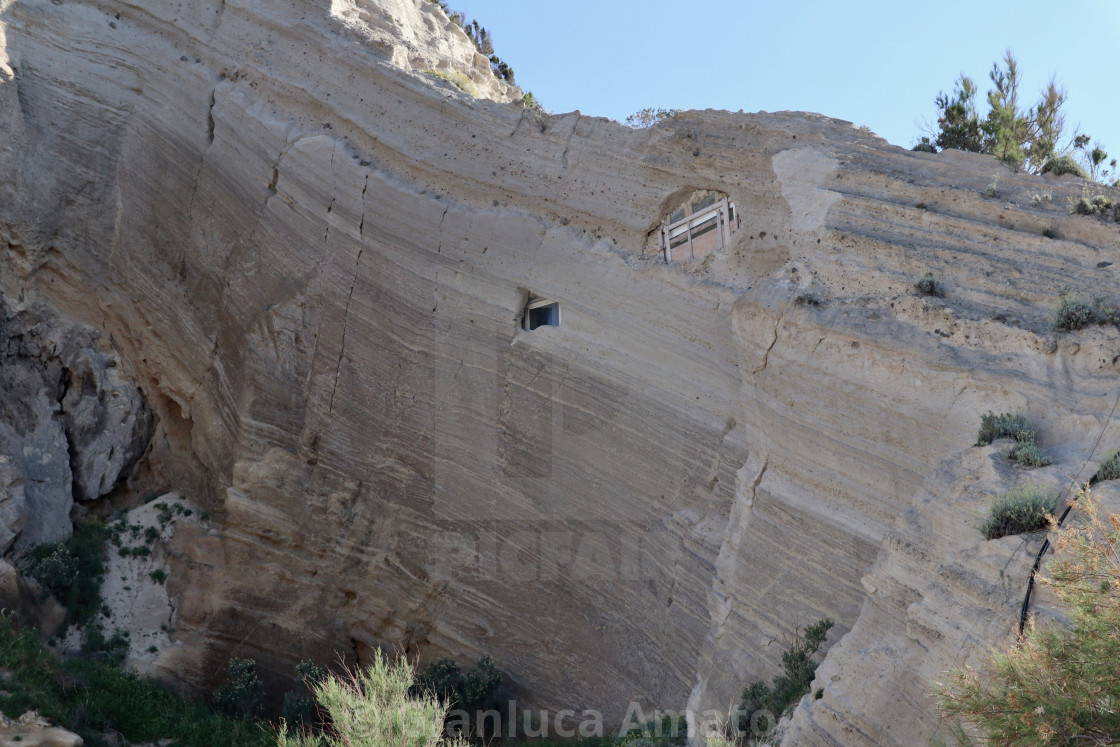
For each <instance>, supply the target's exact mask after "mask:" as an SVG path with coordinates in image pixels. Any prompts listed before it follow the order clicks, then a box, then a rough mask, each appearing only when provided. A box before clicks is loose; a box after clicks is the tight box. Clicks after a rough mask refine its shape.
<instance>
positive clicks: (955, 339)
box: [0, 0, 1120, 745]
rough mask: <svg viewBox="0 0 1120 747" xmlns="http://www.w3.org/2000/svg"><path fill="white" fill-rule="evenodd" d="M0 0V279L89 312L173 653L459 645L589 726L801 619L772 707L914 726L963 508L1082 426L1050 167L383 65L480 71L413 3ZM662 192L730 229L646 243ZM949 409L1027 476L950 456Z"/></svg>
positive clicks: (980, 508)
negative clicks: (549, 96) (208, 520)
mask: <svg viewBox="0 0 1120 747" xmlns="http://www.w3.org/2000/svg"><path fill="white" fill-rule="evenodd" d="M0 8H2V10H0V23H2V25H0V29H2V30H3V34H4V37H3V38H4V40H5V41H4V45H3V47H2V49H3V50H4V55H6V59H4V58H3V57H0V62H3V63H4V64H3V65H0V74H2V76H3V77H2V80H0V173H2V174H4V175H5V178H4V180H3V181H0V237H2V239H3V240H4V241H5V242H6V244H7V247H8V250H7V252H6V254H5V256H4V261H3V263H2V265H0V280H2V283H3V288H4V291H5V293H6V294H8V296H9V297H11V296H13V295H16V294H21V293H22V294H24V296H25V297H26V298H27V299H29V301H30V300H34V301H35V302H43V303H49V304H51V305H53V306H54V307H56V308H58V309H59V310H60V312H61V313H63V314H65V315H67V316H68V317H69V318H72V319H74V320H77V321H78V322H81V323H82V324H86V325H90V326H92V327H95V328H97V329H99V330H102V336H103V338H104V337H105V336H109V337H111V339H112V341H113V344H114V346H115V349H116V350H119V351H120V352H119V358H120V366H119V367H118V368H121V369H125V370H127V371H128V377H129V379H130V380H132V381H135V382H136V383H137V385H138V386H139V388H140V389H142V390H143V391H144V393H145V395H146V398H147V401H148V403H149V405H150V407H151V409H152V410H153V411H154V414H155V415H156V416H157V417H158V424H157V425H156V426H155V432H154V435H153V437H152V439H151V448H150V450H149V451H148V456H147V459H146V469H148V470H150V471H151V475H152V476H153V477H152V479H153V480H156V481H158V482H160V484H163V485H169V486H174V487H175V489H176V490H179V491H182V492H185V493H187V494H188V495H189V497H191V498H192V499H193V500H195V501H196V502H198V503H199V504H200V505H201V506H202V507H203V508H205V509H206V510H207V511H209V512H210V514H211V516H212V521H213V522H214V524H215V527H211V528H205V527H201V526H194V525H190V524H184V525H183V526H182V527H181V529H180V530H177V531H176V533H175V536H174V538H170V539H169V540H168V546H167V551H166V553H167V554H166V557H167V562H168V563H169V567H170V578H169V580H168V587H167V589H168V593H169V595H170V596H171V598H172V600H173V603H174V609H175V612H174V616H175V620H174V622H175V624H174V627H175V628H176V630H177V631H178V632H177V633H176V638H177V646H178V647H177V649H176V653H175V657H174V658H173V659H171V658H168V659H166V660H161V661H160V662H158V663H157V664H156V666H157V668H162V669H163V671H167V672H169V673H170V674H172V675H173V676H174V677H176V678H177V679H178V680H179V681H181V682H183V683H185V684H187V685H194V686H199V687H201V686H205V685H207V684H210V683H211V681H212V680H213V678H214V677H215V673H218V672H220V671H221V670H222V668H223V667H224V664H225V661H226V659H227V658H228V657H229V656H231V655H236V656H252V657H254V658H256V659H257V660H258V662H259V663H260V665H261V667H262V668H263V669H264V670H266V671H267V672H271V673H272V674H273V676H274V677H275V678H276V681H277V682H281V681H286V680H287V678H288V677H289V676H290V667H291V664H292V663H293V662H294V661H296V660H298V659H301V658H313V659H318V660H321V661H327V660H330V659H332V658H333V656H334V654H335V652H342V653H343V654H344V655H346V656H348V657H349V658H350V659H351V660H354V659H357V660H359V661H360V660H361V659H362V658H363V657H364V656H365V655H367V653H368V651H369V650H370V647H373V646H387V647H390V648H397V649H398V650H401V651H403V652H405V653H407V654H408V655H410V656H417V655H418V656H420V657H421V658H422V660H425V661H426V660H430V659H434V658H436V657H439V656H441V655H450V656H453V657H455V658H457V659H458V660H459V661H461V662H466V661H468V660H470V659H473V658H477V657H478V656H481V655H482V654H484V653H489V654H491V655H492V656H493V657H494V659H495V661H496V663H497V665H498V667H499V668H500V669H502V670H503V671H504V672H505V673H506V674H507V683H508V684H509V686H510V689H511V692H512V694H513V695H515V696H516V697H517V698H518V699H519V700H520V701H521V703H522V704H523V705H525V706H532V707H535V708H547V709H553V710H555V709H561V708H565V709H572V710H576V711H579V710H582V709H584V708H595V709H598V710H600V711H602V712H603V715H604V720H605V721H606V722H607V723H608V724H609V723H611V722H612V721H613V722H615V723H617V721H618V720H619V719H621V718H622V716H623V714H624V713H625V712H626V710H627V707H628V704H629V703H630V702H631V701H634V702H637V703H639V704H641V706H642V707H643V708H645V709H648V708H650V707H653V706H662V707H668V708H674V709H680V708H683V707H684V706H685V705H690V706H692V707H694V708H696V709H704V708H714V707H722V708H726V706H727V705H728V703H730V702H732V701H733V700H735V699H737V697H738V694H739V692H740V691H741V688H742V687H743V685H744V684H745V683H747V682H750V681H751V680H754V679H769V678H770V677H771V676H772V675H773V674H774V673H776V671H777V669H778V666H779V662H780V652H781V649H782V648H783V646H782V645H781V644H782V641H783V639H784V637H786V636H788V635H789V634H790V633H791V632H792V631H793V629H794V628H796V626H798V625H801V624H805V623H807V622H811V621H813V620H815V619H818V618H820V617H824V616H829V617H831V618H832V619H833V620H835V621H837V626H836V628H835V629H834V631H833V634H832V636H831V639H830V645H831V648H830V651H829V654H828V657H827V658H826V660H825V662H824V663H823V664H822V666H821V668H820V670H819V672H820V673H819V676H818V679H817V682H816V683H815V684H814V690H817V689H819V690H820V691H821V692H820V696H821V697H820V698H819V699H813V698H809V699H806V700H805V701H804V702H803V703H802V704H801V706H800V707H799V709H798V711H797V712H796V714H795V715H794V717H793V719H792V721H791V722H790V723H789V725H788V731H787V742H788V743H790V744H815V743H820V744H868V745H873V744H914V743H917V742H919V741H921V740H923V739H928V738H929V737H931V736H933V735H934V733H935V732H936V730H937V728H938V723H937V720H936V716H935V714H934V711H933V708H932V703H931V701H930V699H929V696H928V685H929V682H930V680H931V679H934V678H936V677H937V675H938V673H939V672H941V671H942V670H943V669H945V668H947V667H948V666H951V665H954V664H959V663H967V662H969V661H972V660H974V659H975V657H976V656H978V655H979V654H981V653H983V652H984V651H985V650H987V649H988V648H989V647H991V646H993V645H996V644H998V643H1001V642H1003V641H1004V640H1005V637H1006V636H1007V635H1009V634H1010V633H1011V631H1012V630H1013V629H1014V626H1015V625H1016V623H1017V620H1018V604H1019V601H1020V600H1021V597H1022V592H1023V589H1024V587H1025V583H1026V577H1027V572H1028V569H1029V567H1030V562H1031V557H1030V551H1031V550H1032V548H1035V547H1037V543H1038V540H1036V539H1027V540H1024V539H1021V538H1009V539H1005V540H1000V541H996V542H985V541H984V540H983V538H982V537H981V536H980V534H979V532H978V531H977V530H976V526H977V525H978V523H979V521H980V520H981V518H982V516H983V514H984V512H985V511H986V507H987V501H988V498H989V497H990V496H991V495H993V494H994V493H998V492H1002V491H1003V490H1006V489H1008V488H1009V487H1011V486H1013V485H1015V484H1020V483H1023V482H1027V481H1041V482H1048V483H1051V484H1054V485H1059V484H1062V482H1063V480H1064V479H1065V478H1066V477H1068V476H1074V477H1078V476H1080V477H1081V478H1084V477H1087V476H1088V475H1089V474H1091V473H1092V472H1091V470H1092V469H1093V465H1092V461H1093V460H1096V459H1100V458H1102V457H1103V456H1104V452H1105V451H1107V450H1108V449H1110V448H1112V447H1114V446H1115V445H1120V426H1118V425H1117V424H1116V423H1115V422H1114V421H1112V420H1111V419H1110V417H1109V412H1110V407H1111V406H1112V404H1113V400H1114V398H1115V380H1116V373H1117V369H1116V355H1117V352H1118V351H1117V347H1118V343H1120V335H1118V334H1117V332H1116V330H1115V329H1112V328H1103V327H1102V328H1094V329H1091V330H1086V331H1082V332H1077V333H1071V334H1058V333H1056V332H1055V331H1054V330H1053V328H1052V326H1051V324H1050V309H1051V307H1052V305H1053V303H1054V302H1055V301H1056V299H1057V294H1058V291H1059V289H1061V288H1063V287H1067V286H1068V287H1070V288H1072V289H1074V290H1078V291H1084V292H1087V293H1094V292H1101V293H1105V292H1108V291H1107V289H1110V288H1112V287H1114V286H1115V268H1116V266H1117V265H1112V264H1110V263H1113V262H1117V261H1118V260H1117V253H1118V252H1117V250H1118V248H1120V242H1118V232H1117V226H1116V225H1114V224H1111V223H1106V222H1104V221H1101V220H1099V219H1097V218H1088V217H1084V216H1075V215H1070V210H1069V207H1068V204H1067V200H1068V199H1070V198H1075V197H1078V196H1080V194H1081V190H1082V184H1081V183H1080V182H1078V181H1076V180H1071V179H1053V178H1046V179H1040V178H1035V177H1029V176H1025V175H1018V174H1012V173H1009V172H1005V171H1003V170H1002V169H1001V168H1000V167H999V166H998V165H997V164H995V163H994V162H993V161H992V160H990V159H988V158H986V157H981V156H972V155H966V154H959V153H944V154H940V155H932V154H923V153H912V152H908V151H905V150H903V149H900V148H895V147H892V146H890V145H888V144H886V143H885V142H884V141H882V140H880V139H878V138H876V137H874V136H873V135H871V134H869V133H865V132H862V131H860V130H858V129H855V128H853V127H852V126H851V125H850V124H849V123H846V122H840V121H836V120H831V119H828V118H825V117H822V116H819V115H812V114H791V113H781V114H772V115H771V114H757V115H748V114H731V113H727V112H713V111H708V112H691V113H685V114H682V115H679V116H677V117H675V118H673V119H671V120H670V121H668V122H667V123H665V124H663V125H660V126H658V127H655V128H653V129H650V130H640V131H635V130H629V129H627V128H624V127H622V126H620V125H618V124H617V123H614V122H610V121H607V120H603V119H594V118H588V117H583V116H581V115H580V114H579V113H572V114H565V115H560V116H551V115H546V114H540V113H537V112H533V111H530V110H526V109H524V108H521V107H520V106H519V105H517V104H515V103H514V104H510V103H503V102H502V101H501V100H497V101H494V100H487V99H483V98H480V99H471V98H469V97H468V96H466V95H465V94H462V93H461V92H459V91H458V90H457V89H454V88H452V87H450V86H449V85H447V84H445V83H443V82H442V81H439V80H437V79H434V78H432V77H431V76H430V75H425V74H422V73H417V72H414V71H411V72H410V68H411V69H413V70H417V69H426V67H427V66H429V65H430V64H432V63H430V62H428V61H426V60H424V59H421V57H423V55H425V54H430V55H436V56H437V57H439V59H440V60H443V61H444V62H445V63H446V65H448V66H449V67H450V68H454V69H457V70H460V71H464V70H472V69H473V70H475V71H476V72H479V73H480V74H481V72H482V71H478V70H477V68H476V66H475V63H476V62H477V59H476V58H475V57H474V51H473V48H472V47H470V44H469V41H467V40H466V38H465V36H462V35H461V34H459V35H457V34H458V32H454V31H452V30H450V29H449V28H448V26H447V24H446V23H443V21H441V20H440V19H439V18H436V16H434V15H433V14H434V13H436V12H437V11H435V9H434V8H432V7H428V4H423V5H422V4H421V3H420V1H419V0H416V2H414V3H409V2H406V1H405V0H400V4H399V5H397V4H393V3H389V2H385V3H374V2H360V3H335V2H332V3H326V2H298V3H297V2H281V1H279V0H278V1H277V2H271V3H256V2H252V3H250V2H243V1H242V0H224V1H223V2H215V3H210V4H208V3H206V2H198V3H190V4H181V3H178V2H161V1H160V0H150V1H148V2H144V3H129V2H113V1H109V2H98V3H92V2H81V1H75V2H66V3H63V4H55V3H53V2H49V1H48V0H42V1H39V0H19V1H18V2H11V0H9V1H8V2H5V3H3V4H2V5H0ZM363 14H365V15H363ZM429 21H430V22H431V23H430V24H429ZM441 24H442V25H441ZM398 50H404V51H402V52H398ZM417 50H419V51H417ZM413 57H416V59H417V61H416V62H413V61H412V58H413ZM406 63H407V64H406ZM499 94H501V92H500V91H497V92H495V93H494V94H493V95H494V96H495V97H496V98H499V99H501V98H503V96H501V95H499ZM512 96H513V94H510V93H508V92H506V94H505V96H504V97H507V98H508V97H512ZM992 184H994V185H995V186H994V187H993V191H996V192H998V196H997V197H993V198H988V197H985V196H984V195H985V193H986V192H987V191H988V186H989V185H992ZM698 190H711V191H713V192H717V193H721V194H722V193H725V194H727V195H728V198H729V199H730V200H731V201H733V202H734V203H735V205H736V207H737V210H738V213H739V216H740V219H741V221H742V224H741V227H740V229H739V230H738V231H737V232H736V233H735V234H734V235H733V236H732V240H731V242H730V245H729V246H728V247H727V248H726V250H723V251H717V252H714V253H711V254H709V255H707V256H706V257H705V258H703V259H702V260H696V261H690V262H687V263H674V264H672V265H666V264H664V263H663V262H662V261H660V259H659V257H658V256H657V253H656V251H655V250H654V247H655V243H654V242H652V241H651V239H650V236H651V234H654V233H655V231H656V230H657V229H658V227H659V226H660V223H661V220H662V218H663V217H665V216H666V215H668V214H669V213H670V212H671V211H672V210H674V209H675V208H676V207H677V206H678V205H679V204H680V203H681V202H682V200H684V199H686V198H687V197H688V196H689V195H692V194H694V193H695V192H697V191H698ZM1044 229H1048V231H1052V232H1053V233H1054V234H1055V235H1056V236H1057V237H1058V238H1056V239H1050V238H1046V237H1044V236H1043V235H1042V231H1043V230H1044ZM926 272H931V273H934V274H935V275H938V276H940V277H941V279H942V280H943V281H944V282H945V284H946V287H947V289H948V293H947V295H946V297H945V298H943V299H941V298H922V297H919V296H917V295H916V294H915V292H914V289H913V283H914V280H915V279H916V278H917V277H919V276H921V275H922V274H923V273H926ZM530 298H540V299H546V300H553V301H556V302H559V304H560V311H561V313H560V319H561V324H560V326H558V327H553V326H544V327H540V328H538V329H535V330H532V331H527V330H526V329H524V326H523V315H524V310H525V307H526V304H527V302H528V301H529V299H530ZM59 401H60V400H59V399H54V400H51V399H50V398H47V400H46V402H45V404H43V405H42V407H44V408H46V409H45V410H42V411H41V412H40V411H36V415H35V418H36V419H35V420H34V421H33V422H35V423H39V422H48V421H49V420H50V418H49V417H48V414H49V412H50V411H51V410H50V408H51V407H52V406H58V407H61V405H60V404H58V403H59ZM51 402H54V403H55V405H51ZM989 409H990V410H994V411H996V412H1000V411H1025V412H1029V413H1030V414H1032V415H1033V416H1034V417H1035V418H1036V419H1037V421H1038V422H1039V423H1040V424H1041V443H1042V444H1043V446H1044V447H1045V449H1046V451H1047V453H1048V454H1049V455H1050V456H1051V457H1052V458H1053V459H1054V465H1053V466H1051V467H1048V468H1044V469H1041V470H1035V471H1033V472H1030V473H1027V472H1025V471H1024V470H1022V469H1020V468H1017V467H1014V466H1013V465H1011V464H1009V463H1008V462H1007V460H1006V457H1005V451H1006V444H997V445H995V446H990V447H987V448H984V449H975V448H972V447H971V444H972V443H973V442H974V441H975V437H976V428H977V425H978V423H979V418H980V415H981V414H982V413H983V412H985V411H987V410H989ZM28 422H32V421H30V420H29V421H28ZM60 479H61V478H60ZM16 482H18V480H16ZM9 484H14V482H10V483H9ZM81 484H82V486H83V487H82V490H87V489H91V488H88V486H91V485H98V486H101V485H104V484H106V483H105V482H104V480H102V479H101V478H100V477H97V473H96V471H95V473H94V474H92V475H91V476H90V478H89V480H88V481H87V482H84V483H81ZM13 490H14V489H13ZM23 490H24V492H25V493H26V492H27V490H28V488H27V483H26V482H25V483H24V484H23ZM12 495H15V492H13V493H12ZM218 527H220V531H219V529H218Z"/></svg>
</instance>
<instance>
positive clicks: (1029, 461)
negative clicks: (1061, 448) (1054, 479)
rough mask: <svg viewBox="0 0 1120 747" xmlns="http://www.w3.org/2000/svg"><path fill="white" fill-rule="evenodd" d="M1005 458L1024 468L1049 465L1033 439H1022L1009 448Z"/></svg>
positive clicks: (1047, 458)
mask: <svg viewBox="0 0 1120 747" xmlns="http://www.w3.org/2000/svg"><path fill="white" fill-rule="evenodd" d="M1007 458H1008V459H1010V460H1011V461H1013V462H1015V463H1016V464H1021V465H1022V466H1024V467H1045V466H1046V465H1048V464H1050V463H1051V462H1050V458H1049V457H1046V456H1043V455H1042V451H1041V450H1039V448H1038V444H1036V443H1035V441H1034V438H1033V437H1032V438H1029V439H1022V440H1020V441H1019V443H1017V444H1015V446H1013V447H1012V448H1011V452H1010V453H1009V454H1008V455H1007Z"/></svg>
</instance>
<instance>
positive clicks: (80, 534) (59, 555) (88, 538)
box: [24, 522, 110, 627]
mask: <svg viewBox="0 0 1120 747" xmlns="http://www.w3.org/2000/svg"><path fill="white" fill-rule="evenodd" d="M109 534H110V532H109V529H108V528H107V527H106V526H105V525H104V524H102V523H100V522H85V523H80V524H76V525H75V526H74V533H73V534H72V535H71V537H70V539H68V540H67V541H66V542H63V543H59V544H47V545H39V546H38V547H36V548H34V549H33V550H32V551H31V553H30V555H29V557H28V558H27V560H26V561H25V563H24V570H25V572H26V573H27V574H28V575H29V576H31V577H32V578H34V579H35V580H36V581H38V582H39V583H41V584H42V585H43V586H44V587H46V588H47V590H48V591H50V592H51V594H53V595H54V596H55V598H57V599H58V600H59V601H60V602H61V603H62V604H63V606H65V607H66V623H67V624H68V625H76V626H78V627H81V626H82V625H85V624H86V623H87V622H89V621H90V620H93V619H94V618H95V617H96V616H97V613H98V612H99V611H100V610H101V581H102V579H103V578H104V576H105V563H106V560H107V559H108V557H107V553H108V542H109Z"/></svg>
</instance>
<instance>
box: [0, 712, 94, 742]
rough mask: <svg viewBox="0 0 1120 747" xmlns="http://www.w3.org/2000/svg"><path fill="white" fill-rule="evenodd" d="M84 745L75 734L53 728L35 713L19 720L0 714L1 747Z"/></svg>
mask: <svg viewBox="0 0 1120 747" xmlns="http://www.w3.org/2000/svg"><path fill="white" fill-rule="evenodd" d="M84 743H85V742H84V740H83V739H82V738H81V737H79V736H78V735H77V734H75V733H74V732H72V731H67V730H66V729H62V728H60V727H57V726H52V725H51V724H50V722H49V721H47V720H46V719H44V718H43V717H42V716H40V715H39V714H38V713H36V712H35V711H28V712H27V713H24V714H23V715H22V716H20V717H19V718H18V719H11V718H8V717H7V716H5V715H3V714H0V747H82V745H83V744H84Z"/></svg>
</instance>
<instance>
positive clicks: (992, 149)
mask: <svg viewBox="0 0 1120 747" xmlns="http://www.w3.org/2000/svg"><path fill="white" fill-rule="evenodd" d="M1001 63H1002V64H1001ZM988 78H989V80H990V81H991V84H992V88H991V89H990V90H989V91H988V94H987V103H988V111H987V113H986V114H984V115H983V116H981V114H980V111H979V109H977V106H976V95H977V93H978V92H979V88H978V87H977V85H976V82H975V81H974V80H973V79H972V78H970V77H968V76H967V75H964V74H963V73H962V74H961V76H960V78H958V79H957V81H956V83H955V85H954V87H953V92H952V94H947V93H944V92H942V93H939V94H938V95H937V98H936V99H935V104H936V106H937V129H936V131H935V132H933V133H931V134H932V139H931V137H930V136H925V137H922V138H921V140H920V142H919V143H918V144H917V145H916V146H914V150H923V151H930V152H936V151H937V150H938V149H941V150H946V149H950V148H955V149H957V150H965V151H971V152H973V153H988V154H991V155H993V156H995V157H996V158H998V159H999V160H1000V161H1003V162H1005V163H1007V164H1010V165H1011V166H1013V167H1015V168H1021V169H1025V170H1026V171H1028V172H1029V173H1032V174H1041V173H1047V172H1052V173H1055V174H1063V173H1072V174H1076V175H1078V176H1082V177H1084V178H1091V179H1095V180H1097V179H1099V180H1101V181H1103V182H1116V181H1117V176H1118V174H1117V170H1116V169H1117V159H1115V158H1113V159H1111V160H1109V159H1108V151H1107V150H1105V148H1104V146H1103V145H1102V144H1101V143H1100V141H1096V142H1093V143H1091V142H1090V141H1091V140H1092V138H1090V137H1089V136H1088V135H1085V134H1082V133H1077V132H1074V133H1073V135H1072V137H1069V138H1068V140H1065V141H1063V138H1066V137H1067V131H1066V127H1065V117H1064V115H1063V113H1062V106H1063V105H1064V104H1065V102H1066V99H1067V94H1066V91H1065V89H1063V88H1061V87H1059V86H1058V84H1057V81H1056V80H1055V79H1054V78H1051V79H1050V82H1049V83H1048V84H1047V85H1046V87H1045V88H1044V89H1043V91H1042V93H1041V94H1040V95H1039V98H1038V101H1037V102H1036V103H1035V104H1034V105H1033V106H1030V107H1027V108H1025V109H1024V108H1023V107H1022V105H1021V104H1020V99H1019V83H1020V74H1019V61H1018V60H1016V59H1015V56H1014V55H1013V54H1012V52H1011V50H1010V49H1009V50H1007V52H1005V53H1004V56H1003V59H1002V60H1001V62H996V63H993V64H992V69H991V70H990V71H989V72H988ZM1078 160H1080V161H1081V163H1080V164H1079V163H1078Z"/></svg>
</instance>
